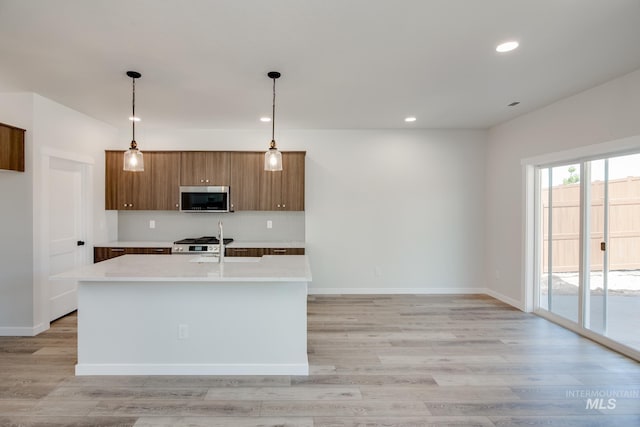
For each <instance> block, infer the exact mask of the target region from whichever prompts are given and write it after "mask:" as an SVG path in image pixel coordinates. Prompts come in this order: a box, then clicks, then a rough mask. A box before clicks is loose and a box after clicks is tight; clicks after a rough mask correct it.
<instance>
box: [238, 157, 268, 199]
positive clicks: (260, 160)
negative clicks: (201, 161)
mask: <svg viewBox="0 0 640 427" xmlns="http://www.w3.org/2000/svg"><path fill="white" fill-rule="evenodd" d="M263 169H264V153H254V152H248V151H236V152H232V153H231V209H232V210H234V211H257V210H260V178H261V177H262V172H263Z"/></svg>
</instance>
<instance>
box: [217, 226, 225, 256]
mask: <svg viewBox="0 0 640 427" xmlns="http://www.w3.org/2000/svg"><path fill="white" fill-rule="evenodd" d="M218 245H219V247H218V262H219V263H223V262H224V232H223V230H222V220H220V221H218Z"/></svg>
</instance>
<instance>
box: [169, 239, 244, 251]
mask: <svg viewBox="0 0 640 427" xmlns="http://www.w3.org/2000/svg"><path fill="white" fill-rule="evenodd" d="M231 242H233V239H223V241H222V243H223V244H224V245H228V244H229V243H231ZM171 253H172V254H209V255H220V240H218V238H217V237H213V236H203V237H198V238H193V239H182V240H178V241H177V242H173V248H172V249H171Z"/></svg>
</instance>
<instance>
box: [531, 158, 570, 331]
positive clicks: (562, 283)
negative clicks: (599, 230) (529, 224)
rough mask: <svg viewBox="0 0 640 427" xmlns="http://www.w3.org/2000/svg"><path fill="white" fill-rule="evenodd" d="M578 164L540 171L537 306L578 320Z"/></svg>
mask: <svg viewBox="0 0 640 427" xmlns="http://www.w3.org/2000/svg"><path fill="white" fill-rule="evenodd" d="M579 176H580V165H577V164H573V165H563V166H557V167H553V168H544V169H541V170H540V184H541V195H540V202H541V209H540V216H541V220H542V227H541V230H542V240H541V245H540V248H541V254H540V259H541V261H542V263H541V264H542V265H541V268H542V274H541V275H540V295H539V301H540V306H541V307H542V308H544V309H545V310H548V311H550V312H552V313H555V314H557V315H559V316H562V317H565V318H567V319H570V320H573V321H574V322H577V321H578V307H579V304H578V295H579V294H578V284H579V283H578V278H579V264H580V184H579Z"/></svg>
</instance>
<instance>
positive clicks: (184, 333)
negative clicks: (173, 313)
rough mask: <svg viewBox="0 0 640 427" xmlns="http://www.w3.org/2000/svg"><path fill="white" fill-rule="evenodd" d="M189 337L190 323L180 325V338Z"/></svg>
mask: <svg viewBox="0 0 640 427" xmlns="http://www.w3.org/2000/svg"><path fill="white" fill-rule="evenodd" d="M187 338H189V325H185V324H180V325H178V339H179V340H186V339H187Z"/></svg>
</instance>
